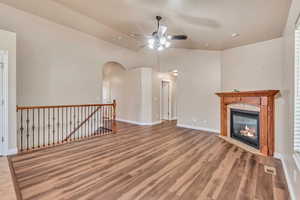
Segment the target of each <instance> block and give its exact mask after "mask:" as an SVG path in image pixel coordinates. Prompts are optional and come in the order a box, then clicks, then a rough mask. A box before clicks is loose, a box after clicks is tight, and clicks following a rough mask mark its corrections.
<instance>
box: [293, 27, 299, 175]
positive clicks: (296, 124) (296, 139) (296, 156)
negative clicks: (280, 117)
mask: <svg viewBox="0 0 300 200" xmlns="http://www.w3.org/2000/svg"><path fill="white" fill-rule="evenodd" d="M294 117H295V121H294V131H295V132H294V151H295V154H294V159H295V161H296V164H297V166H298V168H299V170H300V23H297V25H296V30H295V116H294Z"/></svg>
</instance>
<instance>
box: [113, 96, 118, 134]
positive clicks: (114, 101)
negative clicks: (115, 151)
mask: <svg viewBox="0 0 300 200" xmlns="http://www.w3.org/2000/svg"><path fill="white" fill-rule="evenodd" d="M116 108H117V101H116V100H115V99H114V100H113V132H114V133H116V132H117V123H116Z"/></svg>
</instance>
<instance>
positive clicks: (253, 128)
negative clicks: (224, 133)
mask: <svg viewBox="0 0 300 200" xmlns="http://www.w3.org/2000/svg"><path fill="white" fill-rule="evenodd" d="M230 136H231V137H232V138H234V139H236V140H239V141H241V142H243V143H245V144H248V145H250V146H252V147H255V148H257V149H259V112H256V111H247V110H239V109H230Z"/></svg>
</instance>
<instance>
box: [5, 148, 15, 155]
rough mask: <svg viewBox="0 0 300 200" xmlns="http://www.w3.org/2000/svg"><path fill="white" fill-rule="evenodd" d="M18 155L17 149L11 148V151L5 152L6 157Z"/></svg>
mask: <svg viewBox="0 0 300 200" xmlns="http://www.w3.org/2000/svg"><path fill="white" fill-rule="evenodd" d="M17 153H18V149H17V148H12V149H8V150H7V152H6V155H7V156H12V155H16V154H17Z"/></svg>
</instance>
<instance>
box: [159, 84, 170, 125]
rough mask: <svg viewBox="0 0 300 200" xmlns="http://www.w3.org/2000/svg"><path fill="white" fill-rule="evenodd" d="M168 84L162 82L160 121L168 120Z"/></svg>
mask: <svg viewBox="0 0 300 200" xmlns="http://www.w3.org/2000/svg"><path fill="white" fill-rule="evenodd" d="M169 105H170V83H169V82H167V81H163V82H162V92H161V109H162V115H161V116H162V119H163V120H170V106H169Z"/></svg>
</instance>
